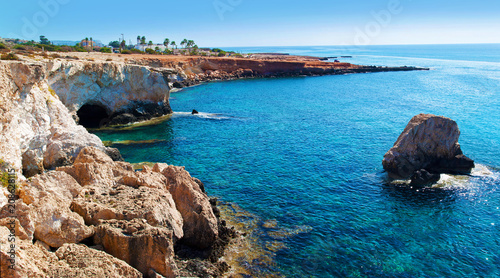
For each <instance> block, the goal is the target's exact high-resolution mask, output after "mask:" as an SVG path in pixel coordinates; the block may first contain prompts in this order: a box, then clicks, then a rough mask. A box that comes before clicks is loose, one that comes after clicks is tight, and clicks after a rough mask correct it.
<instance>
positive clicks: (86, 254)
mask: <svg viewBox="0 0 500 278" xmlns="http://www.w3.org/2000/svg"><path fill="white" fill-rule="evenodd" d="M9 233H10V231H9V229H8V228H7V227H5V226H2V225H0V246H1V250H0V273H2V277H20V278H21V277H79V278H86V277H113V278H119V277H120V278H121V277H127V278H128V277H130V278H140V277H143V276H142V274H141V273H140V272H139V271H138V270H136V269H134V268H133V267H131V266H130V265H128V264H127V263H125V262H124V261H122V260H119V259H117V258H114V257H113V256H111V255H109V254H106V253H105V252H102V251H99V250H95V249H91V248H89V247H87V246H85V245H77V244H65V245H63V246H62V247H60V248H59V249H58V250H57V251H56V252H55V253H53V252H50V251H49V250H47V249H46V248H44V247H43V245H42V244H37V243H35V244H32V243H31V241H29V240H25V239H24V238H22V237H19V236H17V237H16V241H15V244H16V263H15V269H11V268H9V266H10V261H9V260H10V254H9V253H8V252H9V251H10V250H9V249H8V246H10V244H11V242H9V241H8V238H9Z"/></svg>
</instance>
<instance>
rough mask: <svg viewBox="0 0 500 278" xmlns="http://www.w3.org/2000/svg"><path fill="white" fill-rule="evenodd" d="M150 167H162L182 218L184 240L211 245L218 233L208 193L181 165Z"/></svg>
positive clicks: (201, 244)
mask: <svg viewBox="0 0 500 278" xmlns="http://www.w3.org/2000/svg"><path fill="white" fill-rule="evenodd" d="M153 168H154V169H161V168H163V170H162V174H163V175H165V177H166V178H167V184H168V191H170V193H171V194H172V197H173V198H174V201H175V205H176V206H177V209H178V210H179V212H180V213H181V215H182V218H183V219H184V238H183V242H184V243H185V244H188V245H191V246H196V247H198V248H207V247H210V246H212V245H213V243H214V242H215V240H216V239H217V236H218V228H217V218H216V217H215V215H214V213H213V211H212V207H211V205H210V201H209V198H208V196H207V195H206V194H205V193H204V192H203V191H202V190H201V188H200V186H199V184H198V183H197V182H196V181H195V179H193V178H192V177H191V175H189V173H188V172H187V171H186V170H185V169H184V167H176V166H172V165H169V166H167V167H166V168H164V167H162V166H158V167H156V166H155V167H153Z"/></svg>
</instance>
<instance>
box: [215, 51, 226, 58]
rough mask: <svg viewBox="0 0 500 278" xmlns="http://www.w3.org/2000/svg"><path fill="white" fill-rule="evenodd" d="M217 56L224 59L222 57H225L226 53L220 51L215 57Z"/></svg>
mask: <svg viewBox="0 0 500 278" xmlns="http://www.w3.org/2000/svg"><path fill="white" fill-rule="evenodd" d="M217 56H219V57H224V56H226V51H221V52H219V55H217Z"/></svg>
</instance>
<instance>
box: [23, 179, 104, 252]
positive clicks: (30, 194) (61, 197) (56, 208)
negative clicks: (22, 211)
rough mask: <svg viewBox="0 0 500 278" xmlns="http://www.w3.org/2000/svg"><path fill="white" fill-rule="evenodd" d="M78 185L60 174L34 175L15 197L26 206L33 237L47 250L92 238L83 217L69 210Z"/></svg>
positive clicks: (78, 190) (79, 186) (78, 191)
mask: <svg viewBox="0 0 500 278" xmlns="http://www.w3.org/2000/svg"><path fill="white" fill-rule="evenodd" d="M81 190H82V186H81V185H80V184H78V183H77V182H76V180H75V179H74V178H73V177H71V176H70V175H68V174H66V173H64V172H57V171H51V172H47V173H44V174H42V175H37V176H35V177H33V178H32V179H31V181H29V182H26V183H25V184H24V185H23V186H22V187H21V189H20V193H19V197H20V198H21V199H22V200H23V201H24V203H26V204H28V205H29V207H28V210H29V215H30V219H31V221H32V222H33V226H34V237H35V239H38V240H40V241H43V242H44V243H46V244H48V245H49V246H51V247H60V246H62V245H63V244H65V243H77V242H80V241H82V240H84V239H86V238H88V237H90V236H92V235H93V233H94V231H93V229H92V228H91V227H88V226H86V225H85V222H84V220H83V218H82V217H81V216H80V215H78V214H77V213H75V212H72V211H71V210H70V205H71V203H72V201H73V198H74V197H76V196H77V195H78V194H79V193H80V191H81Z"/></svg>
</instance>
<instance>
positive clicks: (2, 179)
mask: <svg viewBox="0 0 500 278" xmlns="http://www.w3.org/2000/svg"><path fill="white" fill-rule="evenodd" d="M0 184H2V186H3V187H5V188H7V187H9V173H7V172H4V171H1V173H0Z"/></svg>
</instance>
